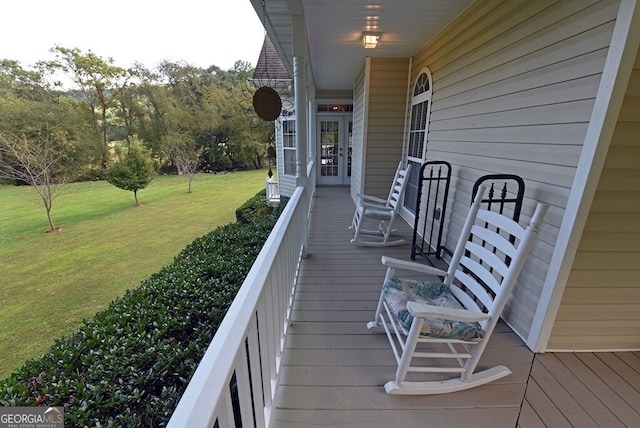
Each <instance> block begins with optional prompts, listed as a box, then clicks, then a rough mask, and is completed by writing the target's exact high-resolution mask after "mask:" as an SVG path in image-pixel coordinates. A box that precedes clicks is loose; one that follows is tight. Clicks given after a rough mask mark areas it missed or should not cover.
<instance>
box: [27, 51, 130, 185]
mask: <svg viewBox="0 0 640 428" xmlns="http://www.w3.org/2000/svg"><path fill="white" fill-rule="evenodd" d="M52 51H53V52H54V53H55V54H56V60H55V61H52V62H49V63H47V64H45V63H40V64H39V66H40V67H41V68H43V69H44V68H45V65H46V67H48V68H49V69H50V70H51V71H52V72H53V71H55V70H61V71H63V72H64V73H66V74H67V75H68V76H69V78H70V79H71V81H72V82H73V83H74V84H75V85H76V87H77V89H78V90H79V91H80V93H81V99H82V100H83V101H84V102H85V103H86V105H87V106H88V107H89V110H90V112H91V118H92V124H93V129H94V132H95V133H96V138H97V140H98V147H99V148H100V153H101V169H102V172H103V173H104V172H105V171H106V169H107V165H108V163H109V140H108V136H107V130H108V129H109V123H108V120H107V113H108V109H109V108H110V107H113V106H114V103H115V101H116V100H117V98H118V96H119V94H120V92H122V91H123V90H124V89H125V88H126V87H127V83H128V78H129V77H130V76H129V73H128V72H127V71H126V70H125V69H123V68H120V67H117V66H115V65H114V64H113V59H111V58H108V59H103V58H101V57H99V56H98V55H96V54H94V53H93V52H91V51H88V52H87V53H82V52H81V51H80V50H79V49H78V48H74V49H68V48H65V47H62V46H55V47H54V48H53V49H52Z"/></svg>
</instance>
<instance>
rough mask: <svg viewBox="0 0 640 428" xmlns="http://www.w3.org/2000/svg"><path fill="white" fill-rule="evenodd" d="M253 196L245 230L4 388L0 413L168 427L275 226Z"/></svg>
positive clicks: (139, 293) (129, 297)
mask: <svg viewBox="0 0 640 428" xmlns="http://www.w3.org/2000/svg"><path fill="white" fill-rule="evenodd" d="M258 195H260V197H258ZM258 195H256V198H253V199H252V201H253V202H252V203H251V204H249V207H252V206H253V207H258V208H252V209H249V208H247V207H245V208H246V210H245V212H244V214H245V215H244V216H243V217H242V218H243V223H240V222H237V223H231V224H228V225H226V226H223V227H220V228H218V229H216V230H215V231H213V232H211V233H209V234H207V235H205V236H203V237H200V238H198V239H196V240H194V241H193V242H192V243H191V244H190V245H189V246H187V247H186V248H185V249H184V250H183V251H182V252H181V253H180V254H179V255H178V256H177V257H176V258H175V259H174V261H173V262H172V263H171V264H169V265H167V266H165V267H164V268H162V269H161V270H160V271H159V272H157V273H155V274H154V275H152V276H151V277H149V278H148V279H146V280H144V281H143V282H142V283H141V284H140V286H139V287H138V288H136V289H134V290H128V291H127V292H126V293H125V295H124V296H123V297H121V298H118V299H116V300H115V301H114V302H112V303H111V304H110V306H109V307H108V308H107V309H105V310H104V311H102V312H99V313H98V314H97V315H96V316H95V317H94V318H93V319H91V320H89V321H85V323H84V325H83V326H82V327H80V328H79V329H78V330H77V331H76V332H75V333H73V334H71V335H69V336H67V337H63V338H61V339H59V340H57V341H56V342H55V343H54V344H53V346H52V347H51V349H50V350H49V351H48V352H47V353H45V354H43V355H42V356H41V357H40V358H38V359H34V360H30V361H27V362H26V363H25V365H24V366H23V367H22V368H21V369H19V370H18V371H16V372H15V373H13V374H12V375H11V376H10V377H9V378H7V379H5V380H3V381H1V382H0V405H2V406H35V405H46V406H64V407H65V426H67V427H71V426H74V427H77V426H80V427H81V426H112V427H116V426H117V427H128V426H153V427H157V426H163V425H166V423H167V422H168V420H169V418H170V417H171V414H172V413H173V410H174V408H175V406H176V405H177V403H178V401H179V399H180V397H181V395H182V393H183V392H184V389H185V388H186V385H187V383H188V381H189V379H190V377H191V376H192V374H193V372H194V371H195V369H196V367H197V365H198V362H199V361H200V359H201V357H202V356H203V355H204V352H205V351H206V349H207V346H208V345H209V342H210V341H211V338H212V337H213V335H214V334H215V332H216V330H217V328H218V326H219V324H220V322H221V321H222V318H223V317H224V315H225V313H226V311H227V308H228V307H229V306H230V305H231V302H232V301H233V298H234V296H235V295H236V292H237V290H238V288H239V287H240V285H242V282H243V281H244V278H245V276H246V274H247V273H248V271H249V269H250V268H251V265H252V264H253V261H254V260H255V258H256V257H257V255H258V253H259V252H260V249H261V248H262V246H263V244H264V242H265V240H266V239H267V237H268V235H269V233H270V231H271V229H272V228H273V225H274V224H275V221H276V220H277V216H278V215H279V210H277V209H271V208H270V207H269V206H268V205H267V204H266V202H264V195H263V194H262V192H261V193H259V194H258ZM262 204H264V205H265V206H266V207H267V209H266V210H265V209H264V207H260V206H261V205H262Z"/></svg>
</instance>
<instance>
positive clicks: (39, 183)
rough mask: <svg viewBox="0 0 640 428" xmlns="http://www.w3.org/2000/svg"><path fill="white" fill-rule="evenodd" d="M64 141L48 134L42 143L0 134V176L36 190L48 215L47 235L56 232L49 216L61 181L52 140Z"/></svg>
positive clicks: (58, 136) (58, 160) (57, 159)
mask: <svg viewBox="0 0 640 428" xmlns="http://www.w3.org/2000/svg"><path fill="white" fill-rule="evenodd" d="M56 138H57V139H59V140H63V139H64V137H63V136H62V135H48V136H47V137H46V138H45V139H44V141H43V143H42V144H36V143H35V142H31V143H30V142H29V141H28V140H27V139H26V138H20V137H18V136H15V135H12V136H6V135H3V134H0V177H4V178H8V179H11V180H15V181H16V183H26V184H28V185H30V186H32V187H33V189H35V191H36V193H37V194H38V196H39V197H40V199H41V200H42V204H43V205H44V208H45V210H46V212H47V219H48V220H49V226H50V227H49V229H48V231H50V232H56V231H58V230H60V228H58V227H56V226H55V224H54V223H53V219H52V217H51V209H52V208H53V200H54V199H55V198H56V197H57V196H58V195H59V193H60V189H61V187H62V185H63V184H64V181H63V180H62V179H61V178H60V177H59V175H58V173H59V170H60V159H61V156H60V154H59V153H56V150H55V143H54V141H52V140H55V139H56Z"/></svg>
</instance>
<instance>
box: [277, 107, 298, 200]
mask: <svg viewBox="0 0 640 428" xmlns="http://www.w3.org/2000/svg"><path fill="white" fill-rule="evenodd" d="M278 120H279V121H281V120H295V116H288V117H286V118H282V117H281V118H279V119H278ZM282 145H283V142H282V124H281V123H280V124H278V125H277V126H276V159H277V162H276V163H277V170H278V176H277V179H278V187H279V190H280V195H282V196H286V197H290V196H291V195H293V192H294V191H295V190H296V177H295V175H285V173H284V166H283V160H284V154H283V152H284V149H283V148H282Z"/></svg>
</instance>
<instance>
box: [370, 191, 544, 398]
mask: <svg viewBox="0 0 640 428" xmlns="http://www.w3.org/2000/svg"><path fill="white" fill-rule="evenodd" d="M484 192H485V187H484V186H482V187H481V188H480V189H479V191H478V194H477V195H476V198H475V200H474V203H473V204H472V206H471V209H470V211H469V214H468V216H467V219H466V222H465V224H464V227H463V229H462V233H461V235H460V240H459V241H458V244H457V246H456V249H455V251H454V253H453V256H452V259H451V263H450V265H449V269H448V270H447V272H444V271H442V270H440V269H437V268H434V267H432V266H428V265H424V264H418V263H415V262H408V261H403V260H398V259H392V258H389V257H382V263H383V265H385V266H386V267H387V272H386V275H385V279H384V286H383V289H382V293H381V296H380V300H379V303H378V307H377V310H376V314H375V320H374V321H371V322H369V323H368V325H367V326H368V327H369V328H370V329H371V328H374V327H382V328H384V330H385V332H386V334H387V337H388V339H389V342H390V344H391V348H392V350H393V353H394V354H395V358H396V361H397V363H398V368H397V371H396V377H395V379H394V380H392V381H389V382H387V383H386V384H385V390H386V392H387V393H389V394H416V395H417V394H442V393H448V392H455V391H461V390H465V389H468V388H472V387H475V386H479V385H483V384H485V383H488V382H491V381H494V380H496V379H499V378H502V377H504V376H507V375H509V374H510V373H511V371H510V370H509V369H508V368H507V367H505V366H496V367H492V368H489V369H486V370H483V371H479V372H475V369H476V367H477V365H478V362H479V360H480V357H481V356H482V353H483V351H484V349H485V348H486V346H487V343H488V341H489V339H490V337H491V334H492V333H493V330H494V328H495V326H496V323H497V322H498V319H499V318H500V314H501V313H502V310H503V308H504V306H505V304H506V302H507V299H508V297H509V295H510V294H511V291H512V290H513V287H514V286H515V283H516V280H517V279H518V276H519V275H520V272H521V271H522V268H523V266H524V264H525V261H526V259H527V256H528V254H529V252H530V250H531V247H532V246H533V243H534V241H535V238H536V236H537V234H538V230H539V226H540V224H541V223H542V219H543V217H544V215H545V213H546V211H547V208H548V206H547V205H544V204H541V203H539V204H538V205H537V207H536V210H535V213H534V214H533V216H532V218H531V222H530V224H529V226H528V227H527V228H526V229H524V228H522V227H521V226H520V225H519V224H518V223H516V222H515V221H513V220H511V219H510V218H508V217H506V216H504V215H502V214H499V213H495V212H490V211H487V210H484V209H480V203H481V201H482V197H483V194H484ZM396 269H403V270H410V271H413V272H415V273H417V274H419V275H416V276H419V277H421V278H424V277H425V274H426V275H429V276H430V275H435V276H440V277H443V276H444V280H443V281H442V282H429V281H424V280H421V279H406V278H398V277H396ZM444 345H447V346H448V349H447V348H445V349H439V348H441V347H443V346H444ZM454 360H457V363H458V364H455V361H454ZM409 373H411V375H410V376H412V377H413V378H411V380H410V381H407V380H406V379H407V376H408V374H409ZM452 373H453V374H455V376H453V378H451V377H450V376H451V375H450V374H452ZM446 374H449V375H447V376H445V375H446ZM434 377H435V380H434ZM414 379H416V380H414Z"/></svg>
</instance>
